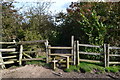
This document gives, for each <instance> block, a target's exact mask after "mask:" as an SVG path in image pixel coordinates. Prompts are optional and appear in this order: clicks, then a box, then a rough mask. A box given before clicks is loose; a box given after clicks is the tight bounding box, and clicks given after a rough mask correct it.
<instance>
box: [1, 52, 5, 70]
mask: <svg viewBox="0 0 120 80" xmlns="http://www.w3.org/2000/svg"><path fill="white" fill-rule="evenodd" d="M0 63H1V68H2V69H5V65H4V61H3V59H2V53H1V52H0Z"/></svg>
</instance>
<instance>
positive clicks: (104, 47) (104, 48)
mask: <svg viewBox="0 0 120 80" xmlns="http://www.w3.org/2000/svg"><path fill="white" fill-rule="evenodd" d="M106 47H107V46H106V44H104V45H103V53H104V67H106V66H107V65H106V53H107V51H106Z"/></svg>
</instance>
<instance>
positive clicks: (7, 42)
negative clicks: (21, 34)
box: [0, 42, 16, 45]
mask: <svg viewBox="0 0 120 80" xmlns="http://www.w3.org/2000/svg"><path fill="white" fill-rule="evenodd" d="M1 44H16V42H0V45H1Z"/></svg>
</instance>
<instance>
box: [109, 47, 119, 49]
mask: <svg viewBox="0 0 120 80" xmlns="http://www.w3.org/2000/svg"><path fill="white" fill-rule="evenodd" d="M109 49H120V47H114V46H112V47H109Z"/></svg>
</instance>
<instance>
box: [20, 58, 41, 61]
mask: <svg viewBox="0 0 120 80" xmlns="http://www.w3.org/2000/svg"><path fill="white" fill-rule="evenodd" d="M32 60H35V61H36V60H43V58H32V59H27V58H26V59H22V61H32Z"/></svg>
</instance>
